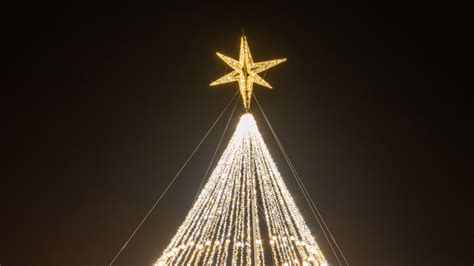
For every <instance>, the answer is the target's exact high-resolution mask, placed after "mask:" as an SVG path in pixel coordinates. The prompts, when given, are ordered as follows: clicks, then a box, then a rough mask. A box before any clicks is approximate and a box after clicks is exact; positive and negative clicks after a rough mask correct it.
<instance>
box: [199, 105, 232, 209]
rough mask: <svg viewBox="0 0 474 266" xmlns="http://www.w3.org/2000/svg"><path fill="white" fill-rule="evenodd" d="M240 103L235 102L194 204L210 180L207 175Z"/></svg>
mask: <svg viewBox="0 0 474 266" xmlns="http://www.w3.org/2000/svg"><path fill="white" fill-rule="evenodd" d="M238 103H239V101H238V100H236V101H235V104H234V108H232V112H231V113H230V115H229V119H228V120H227V124H226V125H225V128H224V132H222V135H221V138H220V139H219V142H218V143H217V147H216V150H215V151H214V154H213V155H212V158H211V161H210V162H209V165H208V166H207V169H206V173H205V174H204V176H203V178H202V180H201V184H200V185H199V188H198V190H197V192H196V196H194V202H196V200H197V198H198V196H199V193H200V192H201V189H202V187H203V186H204V183H205V181H206V180H207V179H208V178H207V175H208V174H209V171H210V170H211V166H212V163H213V162H214V159H215V158H216V155H217V152H218V151H219V148H220V146H221V144H222V140H223V139H224V136H225V133H226V132H227V128H228V127H229V124H230V121H231V120H232V116H234V112H235V108H236V107H237V104H238Z"/></svg>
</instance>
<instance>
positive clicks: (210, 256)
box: [155, 113, 327, 265]
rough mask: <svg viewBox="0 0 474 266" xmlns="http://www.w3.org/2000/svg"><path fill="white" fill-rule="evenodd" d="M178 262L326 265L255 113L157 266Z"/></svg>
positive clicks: (243, 124) (238, 132)
mask: <svg viewBox="0 0 474 266" xmlns="http://www.w3.org/2000/svg"><path fill="white" fill-rule="evenodd" d="M259 208H260V211H261V213H263V217H264V219H259V217H258V211H259ZM262 209H263V210H262ZM261 227H262V228H265V230H263V232H262V231H261ZM264 232H266V233H264ZM264 234H265V236H264ZM264 251H265V252H268V253H269V255H268V256H264ZM270 253H271V255H270ZM265 260H267V261H265ZM178 264H179V265H183V264H192V265H195V264H212V265H216V264H218V265H224V264H232V265H236V264H238V265H243V264H247V265H249V264H254V265H263V264H274V265H327V264H326V260H325V258H324V255H323V254H322V252H321V250H320V249H319V247H318V245H317V244H316V241H315V240H314V238H313V236H312V235H311V232H310V230H309V228H308V226H307V225H306V223H305V221H304V220H303V217H302V215H301V213H300V211H299V210H298V208H297V207H296V205H295V203H294V201H293V198H292V197H291V195H290V193H289V191H288V189H287V187H286V186H285V184H284V182H283V179H282V177H281V175H280V173H279V172H278V170H277V168H276V166H275V163H274V162H273V160H272V158H271V156H270V153H269V151H268V149H267V147H266V145H265V143H264V142H263V138H262V136H261V134H260V132H259V131H258V128H257V125H256V123H255V119H254V118H253V116H252V115H251V114H248V113H247V114H244V115H243V116H242V117H241V118H240V122H239V124H238V126H237V130H236V131H235V133H234V135H233V136H232V139H231V140H230V143H229V144H228V146H227V148H226V149H225V151H224V154H223V155H222V157H221V158H220V160H219V162H218V164H217V166H216V168H215V169H214V171H213V172H212V175H211V176H210V178H209V181H208V182H207V184H206V185H205V187H204V189H203V190H202V192H201V194H200V195H199V197H198V199H197V201H196V202H195V204H194V206H193V207H192V209H191V210H190V212H189V213H188V215H187V216H186V219H185V221H184V223H183V224H182V225H181V226H180V227H179V229H178V231H177V232H176V235H175V236H174V237H173V239H172V240H171V243H170V244H169V245H168V247H167V248H166V249H165V251H164V252H163V254H162V256H161V257H160V258H159V259H158V260H157V262H156V264H155V265H178Z"/></svg>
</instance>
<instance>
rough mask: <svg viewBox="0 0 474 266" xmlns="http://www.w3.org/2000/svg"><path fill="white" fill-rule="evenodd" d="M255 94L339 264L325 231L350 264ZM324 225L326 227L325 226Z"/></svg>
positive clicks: (261, 110)
mask: <svg viewBox="0 0 474 266" xmlns="http://www.w3.org/2000/svg"><path fill="white" fill-rule="evenodd" d="M253 96H254V99H255V102H256V103H257V105H258V107H259V109H260V112H261V113H262V115H263V117H264V119H265V121H266V123H267V125H268V127H269V128H270V131H271V132H272V135H273V137H274V138H275V140H276V142H277V144H278V147H279V148H280V150H281V152H282V154H283V156H284V157H285V160H286V162H287V163H288V166H289V167H290V170H291V172H292V173H293V176H294V177H295V180H296V181H297V183H298V186H299V187H300V189H301V191H302V192H303V196H304V197H305V199H306V201H307V203H308V205H309V206H310V209H311V211H312V213H313V216H314V217H315V218H316V221H317V222H318V224H319V226H320V227H321V229H322V231H323V234H324V236H325V238H326V240H327V241H328V243H329V246H330V247H331V250H332V251H333V253H334V255H335V257H336V259H337V261H338V262H339V265H341V261H340V259H339V257H338V255H337V253H336V252H335V249H334V247H333V245H332V244H331V241H330V240H329V238H328V236H327V234H326V232H325V231H327V233H328V234H329V236H330V237H331V240H332V241H333V242H334V244H335V246H336V248H337V250H338V251H339V253H340V254H341V256H342V258H343V260H344V262H345V264H346V265H349V263H348V262H347V260H346V257H345V256H344V253H343V252H342V250H341V248H340V247H339V245H338V244H337V242H336V240H335V238H334V236H333V235H332V233H331V231H330V230H329V227H328V226H327V224H326V222H325V221H324V218H323V216H322V215H321V213H320V212H319V210H318V208H317V207H316V204H315V203H314V201H313V199H312V198H311V195H310V194H309V192H308V190H307V189H306V186H305V185H304V183H303V181H302V180H301V177H300V176H299V174H298V172H297V171H296V169H295V167H294V165H293V163H292V162H291V160H290V158H289V156H288V154H287V153H286V151H285V149H284V147H283V144H282V143H281V141H280V139H279V138H278V136H277V135H276V133H275V130H274V129H273V127H272V125H271V124H270V121H269V120H268V118H267V116H266V115H265V112H264V111H263V109H262V107H261V105H260V103H259V102H258V100H257V98H256V97H255V95H253ZM321 223H322V224H321ZM323 225H324V227H323Z"/></svg>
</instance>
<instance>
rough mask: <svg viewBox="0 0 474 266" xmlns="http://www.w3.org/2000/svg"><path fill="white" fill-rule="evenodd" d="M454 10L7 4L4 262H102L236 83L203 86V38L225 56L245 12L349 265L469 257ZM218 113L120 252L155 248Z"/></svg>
mask: <svg viewBox="0 0 474 266" xmlns="http://www.w3.org/2000/svg"><path fill="white" fill-rule="evenodd" d="M461 9H462V7H457V8H455V9H448V8H447V7H445V6H432V5H423V6H414V5H413V4H412V5H408V6H402V5H386V6H378V7H371V8H369V7H363V6H362V4H360V3H359V4H358V5H357V6H347V5H345V4H344V5H343V4H333V6H331V7H329V6H323V5H302V4H295V3H294V4H293V6H291V7H289V6H286V5H279V4H276V3H261V2H260V3H246V4H242V3H239V2H235V3H234V2H215V3H213V4H203V3H195V4H193V5H188V4H187V3H184V2H177V3H176V5H175V6H174V7H168V6H166V5H164V4H160V3H158V2H157V1H155V3H153V4H147V5H139V4H138V3H135V2H134V1H131V2H130V3H128V4H121V3H119V2H115V3H113V4H110V5H99V4H97V3H95V4H85V3H81V2H78V4H77V5H73V4H70V5H67V4H65V3H63V4H62V6H61V5H57V4H52V3H45V2H37V3H36V4H34V5H30V4H27V3H20V6H17V7H15V8H13V7H12V8H5V9H4V11H3V12H4V13H7V15H8V16H3V18H2V19H3V20H4V22H3V23H2V24H3V26H4V27H5V26H6V29H5V30H3V31H2V36H3V38H4V41H3V44H4V45H5V46H4V48H3V52H2V54H3V55H4V56H3V59H2V61H3V63H4V64H5V65H6V67H7V72H6V74H7V75H6V79H5V80H6V83H5V84H4V85H2V88H1V90H2V94H3V95H2V96H0V98H1V106H2V107H1V108H2V116H4V117H3V118H2V130H1V134H2V135H1V136H2V137H1V138H2V141H1V145H2V146H1V150H2V154H3V156H4V157H3V160H2V165H3V166H2V170H1V178H2V183H1V184H2V185H1V203H0V206H1V218H0V220H1V236H0V244H1V246H0V248H1V249H0V264H1V265H2V266H8V265H108V263H109V261H110V260H111V259H112V258H113V256H114V255H115V252H117V250H118V249H119V248H120V247H121V245H122V244H123V242H124V241H125V240H126V239H127V237H128V236H129V234H130V233H131V232H132V231H133V229H134V228H135V226H136V225H137V224H138V222H139V221H140V219H141V218H142V217H143V215H144V214H145V213H146V211H147V210H148V209H149V208H150V207H151V205H152V204H153V202H154V201H155V200H156V198H157V197H158V195H159V194H160V193H161V192H162V191H163V189H164V187H165V186H166V184H167V183H168V182H169V180H170V179H171V178H172V177H173V175H174V174H175V173H176V171H177V170H178V169H179V167H180V166H181V164H182V163H183V162H184V160H185V159H186V158H187V156H188V154H189V153H190V152H191V151H192V149H193V148H194V146H195V145H196V144H197V143H198V142H199V140H200V139H201V137H202V136H203V135H204V133H205V132H206V130H207V129H208V128H209V126H210V125H211V124H212V122H213V121H214V119H215V118H216V117H217V115H218V114H219V112H220V111H221V110H222V108H223V107H224V106H225V104H226V103H227V102H228V100H229V99H230V98H231V97H232V95H233V93H234V92H235V90H236V88H237V85H236V84H230V85H224V86H220V87H213V88H210V87H208V84H209V82H210V81H212V80H214V79H216V78H217V77H219V76H221V75H222V74H224V72H225V65H224V64H223V63H222V62H221V61H220V60H218V58H217V57H216V56H215V52H216V51H220V52H223V53H224V54H226V55H229V56H231V57H234V58H236V57H237V55H238V46H239V37H240V35H241V31H242V27H244V28H245V33H246V35H247V37H248V40H249V44H250V48H251V50H252V53H253V57H254V59H255V60H256V61H262V60H267V59H273V58H278V57H287V58H288V61H287V62H285V63H284V64H282V65H280V66H278V67H275V68H273V69H271V70H270V71H268V73H267V75H266V80H268V81H269V82H270V84H272V85H273V86H274V90H266V89H263V88H262V87H259V86H256V88H255V93H256V95H257V97H258V99H260V102H261V103H262V105H263V107H264V109H265V111H266V113H267V115H268V116H269V118H270V120H271V122H272V123H273V126H274V128H275V130H276V131H277V133H278V134H279V136H280V139H281V140H282V142H283V144H284V145H285V147H286V149H287V151H288V153H289V155H290V157H291V158H292V161H293V163H294V164H295V166H296V168H297V169H298V171H299V172H300V175H301V176H302V179H303V180H304V181H305V182H306V185H307V187H308V189H309V191H310V193H311V195H312V197H313V199H314V200H315V201H316V202H317V204H318V206H319V208H320V210H321V212H322V213H323V214H324V216H325V218H326V221H327V223H328V225H329V227H330V228H331V229H332V232H333V234H334V236H335V237H336V239H337V240H338V243H339V245H340V246H341V248H342V249H343V251H344V253H345V255H346V257H347V259H348V260H349V262H350V263H351V265H471V264H472V263H474V260H473V258H472V220H467V219H466V217H468V214H469V213H470V212H472V202H471V201H470V200H472V195H469V193H472V185H471V184H470V183H469V182H468V181H469V179H470V178H469V177H468V176H467V174H466V172H465V171H466V170H467V166H468V165H467V162H468V161H470V159H469V158H470V157H468V154H466V153H464V150H465V147H466V146H467V142H468V138H470V136H468V134H467V132H466V127H465V124H466V123H465V122H466V121H467V120H466V118H468V109H470V108H468V105H471V106H472V98H471V97H470V96H468V94H467V92H466V91H465V90H464V88H463V87H462V85H461V84H460V83H459V81H458V76H459V72H458V71H455V70H454V68H455V67H456V66H460V65H462V63H463V61H464V60H465V59H464V58H465V54H463V53H461V51H460V49H458V44H460V43H463V42H464V41H463V40H462V39H463V38H466V36H467V32H464V30H463V24H462V23H461V21H462V16H463V15H462V14H461V13H462V12H459V10H461ZM254 111H255V115H256V118H257V123H258V124H259V126H260V128H261V130H262V133H263V137H264V139H265V140H266V142H267V144H268V145H269V148H270V151H271V152H272V154H273V155H274V158H275V160H276V162H277V165H278V166H279V167H280V169H281V171H282V172H283V173H284V174H285V181H286V182H287V183H288V186H289V187H290V190H291V192H292V193H293V195H294V196H295V199H296V201H297V204H298V205H299V206H300V207H301V209H303V210H304V214H305V217H306V219H307V221H308V222H309V223H310V225H311V227H312V228H313V229H314V230H315V234H316V237H317V239H318V241H319V242H320V243H321V247H322V248H323V251H324V252H325V254H326V255H327V257H328V260H329V262H330V264H332V265H337V264H336V261H335V260H334V258H333V257H332V255H331V252H330V250H329V249H328V246H327V244H326V243H325V241H324V239H323V238H322V236H321V235H320V234H318V229H317V227H316V223H315V222H314V220H312V218H311V216H310V214H309V212H308V210H307V209H308V208H307V206H306V205H305V202H304V201H303V198H302V196H301V193H299V191H298V190H297V187H296V186H295V184H294V181H293V180H292V179H291V177H290V176H289V175H287V173H288V169H286V168H285V167H286V166H285V163H284V161H283V160H282V157H281V155H280V154H279V152H278V150H277V146H276V145H275V142H274V140H273V139H272V137H271V135H270V134H269V131H268V128H267V127H266V126H265V124H264V121H263V119H262V117H261V116H260V115H259V113H258V112H257V110H254ZM238 113H239V114H241V113H242V111H241V110H240V109H239V110H238ZM237 118H238V115H236V116H234V118H233V120H232V122H231V129H230V131H233V130H234V128H235V125H236V123H237ZM224 120H225V119H224ZM223 124H224V122H223V121H221V123H220V124H219V125H218V127H217V129H216V131H215V132H214V133H213V134H212V135H211V136H210V137H209V139H208V141H206V142H205V143H204V145H203V147H202V149H201V150H200V151H199V152H198V153H197V154H196V157H195V159H193V161H192V162H191V163H190V165H189V166H188V168H186V170H185V171H184V172H183V175H182V176H181V177H180V178H179V179H178V181H177V182H176V184H175V186H173V187H172V189H171V190H170V191H169V192H168V194H167V195H166V197H165V198H164V200H163V201H162V202H161V203H160V204H159V205H158V207H157V210H156V211H155V212H154V213H153V214H152V215H151V216H150V218H149V220H148V221H147V222H146V223H145V224H144V226H143V227H142V229H141V230H140V231H139V232H138V234H137V235H136V237H135V238H134V239H133V240H132V241H131V242H130V244H129V246H128V247H127V249H126V250H125V251H124V252H123V254H122V256H121V257H120V258H119V259H118V260H117V262H116V265H150V264H151V263H152V262H154V261H155V259H156V258H157V257H158V256H159V255H160V254H161V251H162V250H163V248H164V247H165V245H167V243H168V241H169V240H170V238H171V236H172V235H173V233H174V232H175V230H176V229H177V227H178V225H179V224H180V223H181V221H182V220H183V218H184V216H185V215H186V212H187V210H188V209H189V208H190V207H191V203H192V200H193V198H194V194H195V193H196V190H197V187H198V185H199V182H200V180H201V178H202V176H203V174H204V172H205V169H206V167H207V164H208V162H209V160H210V158H211V156H212V152H213V150H214V148H215V145H216V143H217V140H218V138H219V134H220V132H222V129H223ZM228 139H229V136H227V137H226V138H225V140H224V143H226V142H227V141H228ZM468 159H469V160H468Z"/></svg>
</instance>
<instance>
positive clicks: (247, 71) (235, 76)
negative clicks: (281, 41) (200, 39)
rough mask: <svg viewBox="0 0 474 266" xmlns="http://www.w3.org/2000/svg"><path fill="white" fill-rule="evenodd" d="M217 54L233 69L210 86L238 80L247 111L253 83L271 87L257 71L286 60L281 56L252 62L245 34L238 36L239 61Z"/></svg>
mask: <svg viewBox="0 0 474 266" xmlns="http://www.w3.org/2000/svg"><path fill="white" fill-rule="evenodd" d="M217 56H219V57H220V58H221V59H222V61H224V62H225V63H226V64H227V65H229V66H230V67H231V68H232V69H233V71H232V72H230V73H228V74H226V75H224V76H222V77H221V78H219V79H217V80H215V81H214V82H212V83H211V84H210V86H215V85H220V84H224V83H229V82H232V81H238V82H239V90H240V94H241V95H242V100H243V103H244V107H245V109H246V110H247V111H248V110H249V109H250V98H251V97H252V90H253V83H257V84H259V85H261V86H263V87H266V88H269V89H272V86H271V85H270V84H268V82H266V81H265V80H264V79H263V78H262V77H260V76H259V75H258V73H260V72H263V71H265V70H267V69H269V68H271V67H274V66H276V65H278V64H280V63H283V62H285V61H286V58H281V59H275V60H268V61H263V62H257V63H255V62H253V59H252V55H251V54H250V49H249V45H248V43H247V39H246V38H245V36H242V37H241V38H240V55H239V61H237V60H235V59H232V58H230V57H228V56H225V55H223V54H221V53H217Z"/></svg>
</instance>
